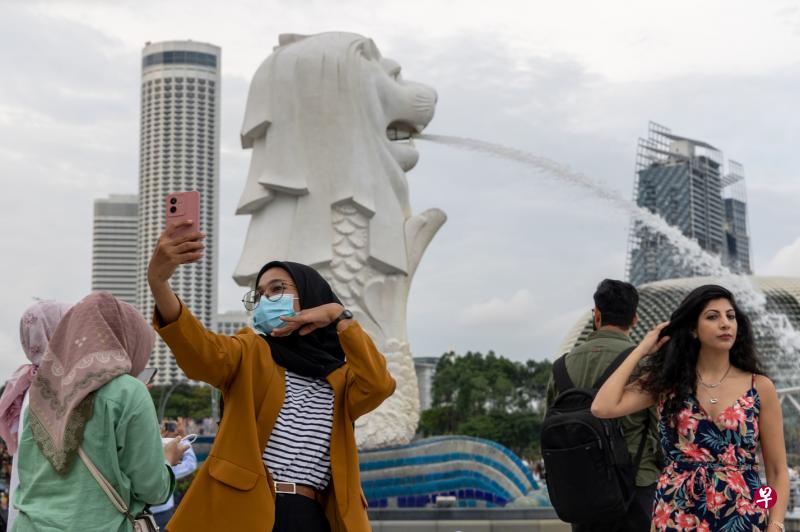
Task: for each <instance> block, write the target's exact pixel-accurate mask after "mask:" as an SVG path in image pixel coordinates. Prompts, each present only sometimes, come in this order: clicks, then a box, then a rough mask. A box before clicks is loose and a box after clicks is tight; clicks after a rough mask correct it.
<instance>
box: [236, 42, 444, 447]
mask: <svg viewBox="0 0 800 532" xmlns="http://www.w3.org/2000/svg"><path fill="white" fill-rule="evenodd" d="M435 105H436V92H435V91H434V90H433V89H432V88H430V87H427V86H425V85H422V84H420V83H414V82H410V81H406V80H404V79H403V78H402V77H401V75H400V65H398V64H397V63H396V62H395V61H392V60H390V59H387V58H384V57H382V56H381V54H380V52H379V51H378V48H377V47H376V46H375V43H373V42H372V40H370V39H367V38H365V37H362V36H361V35H355V34H352V33H322V34H318V35H310V36H302V35H281V36H280V39H279V45H278V46H277V47H276V48H275V49H274V51H273V53H272V54H271V55H270V56H269V57H268V58H267V59H266V60H265V61H264V62H263V63H262V64H261V66H260V67H259V68H258V70H257V71H256V73H255V76H253V81H252V83H251V84H250V92H249V94H248V97H247V108H246V110H245V117H244V126H243V127H242V146H243V147H244V148H250V149H252V156H251V160H250V170H249V174H248V177H247V184H246V185H245V189H244V192H243V193H242V197H241V200H240V201H239V206H238V209H237V211H236V213H237V214H241V215H250V217H251V219H250V226H249V228H248V230H247V239H246V241H245V245H244V250H243V251H242V256H241V258H240V260H239V264H238V265H237V267H236V272H235V273H234V279H235V280H236V282H237V283H239V284H240V285H242V286H247V285H250V284H252V282H253V280H254V278H255V275H256V273H258V270H259V269H260V268H261V266H262V265H263V264H264V263H265V262H267V261H268V260H272V259H285V260H291V261H297V262H302V263H305V264H309V265H311V266H313V267H315V268H316V269H318V270H319V271H320V272H321V273H322V274H323V275H324V276H325V278H326V279H328V281H330V283H331V285H332V286H333V289H334V291H335V292H336V293H337V294H338V295H339V297H340V298H341V299H342V302H343V303H344V304H345V306H347V308H349V309H350V310H352V311H353V313H354V314H355V317H356V318H357V319H358V321H359V322H360V323H361V324H362V326H363V327H364V328H365V329H366V331H367V332H368V333H369V334H370V335H371V336H372V338H373V339H374V340H375V342H376V344H377V346H378V348H379V349H380V350H381V351H382V352H383V353H384V354H385V355H386V359H387V362H388V366H389V370H390V371H391V373H392V375H393V376H394V377H395V379H396V380H397V390H396V392H395V394H394V395H393V396H392V397H391V398H389V399H388V400H387V401H385V402H384V404H383V405H382V406H381V407H380V408H379V409H377V410H376V411H374V412H372V413H371V414H369V415H367V416H364V417H363V418H362V419H359V420H358V421H357V422H356V429H357V430H356V434H357V439H358V444H359V447H361V448H362V449H369V448H378V447H384V446H387V445H401V444H405V443H408V442H409V441H410V440H411V438H412V437H413V436H414V433H415V432H416V428H417V423H418V421H419V394H418V390H417V378H416V374H415V372H414V362H413V359H412V356H411V350H410V348H409V345H408V335H407V331H406V304H407V300H408V294H409V289H410V286H411V280H412V277H413V276H414V272H415V270H416V269H417V266H418V265H419V261H420V259H421V258H422V254H423V252H424V251H425V248H426V247H427V246H428V243H429V242H430V241H431V239H432V238H433V236H434V235H435V234H436V232H437V231H438V230H439V228H440V227H441V226H442V224H443V223H444V222H445V220H446V216H445V214H444V212H442V211H441V210H439V209H430V210H427V211H425V212H423V213H421V214H418V215H416V216H414V215H412V212H411V205H410V203H409V197H408V183H407V181H406V175H405V172H407V171H408V170H411V169H412V168H413V167H414V165H415V164H416V163H417V159H418V157H419V154H418V153H417V151H416V150H415V148H414V143H413V140H412V139H411V136H412V135H413V134H414V133H417V132H420V131H421V130H422V129H423V128H424V127H425V126H426V125H427V124H428V123H429V122H430V121H431V119H432V118H433V112H434V107H435Z"/></svg>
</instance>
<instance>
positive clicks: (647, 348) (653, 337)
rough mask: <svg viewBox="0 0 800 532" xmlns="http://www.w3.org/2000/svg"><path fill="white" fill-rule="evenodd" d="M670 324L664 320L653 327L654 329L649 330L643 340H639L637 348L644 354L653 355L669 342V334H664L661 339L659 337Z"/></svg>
mask: <svg viewBox="0 0 800 532" xmlns="http://www.w3.org/2000/svg"><path fill="white" fill-rule="evenodd" d="M667 325H669V322H668V321H664V322H661V323H659V324H658V325H656V326H655V327H653V329H651V330H650V332H648V333H647V334H646V335H645V337H644V338H642V341H641V342H639V345H638V346H637V347H636V350H637V351H639V353H640V354H641V355H642V356H645V355H652V354H653V353H655V352H657V351H658V350H659V349H661V347H662V346H663V345H664V344H666V343H667V342H669V336H664V337H663V338H661V339H660V340H659V339H658V335H659V334H661V331H662V330H663V329H664V327H666V326H667Z"/></svg>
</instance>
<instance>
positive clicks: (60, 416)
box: [28, 292, 155, 474]
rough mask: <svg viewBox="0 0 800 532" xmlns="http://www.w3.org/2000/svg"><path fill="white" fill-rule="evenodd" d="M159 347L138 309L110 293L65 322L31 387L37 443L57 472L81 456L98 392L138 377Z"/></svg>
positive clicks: (90, 300) (93, 298)
mask: <svg viewBox="0 0 800 532" xmlns="http://www.w3.org/2000/svg"><path fill="white" fill-rule="evenodd" d="M154 342H155V334H154V333H153V329H152V328H150V326H149V325H148V324H147V322H145V321H144V319H143V318H142V316H141V315H140V314H139V313H138V312H137V311H136V309H134V308H133V307H132V306H131V305H129V304H128V303H124V302H122V301H119V300H118V299H116V298H114V296H112V295H111V294H109V293H107V292H96V293H94V294H91V295H90V296H87V297H85V298H84V299H83V300H81V301H80V302H78V303H77V304H76V305H75V306H74V307H72V309H71V310H70V311H69V312H68V313H67V315H66V316H64V319H62V320H61V323H60V324H59V326H58V328H57V329H56V331H55V333H54V334H53V337H52V338H51V339H50V345H49V347H48V349H47V351H46V353H45V355H44V359H43V360H42V364H41V366H40V368H39V371H38V373H37V374H36V378H35V379H34V381H33V384H32V385H31V392H30V410H29V414H28V420H29V423H30V427H31V432H32V434H33V438H34V440H36V443H37V445H38V446H39V449H41V451H42V454H44V456H45V458H47V460H48V461H49V462H50V464H51V465H52V466H53V467H54V468H55V470H56V471H57V472H58V473H61V474H63V473H66V472H67V471H68V470H69V468H70V466H71V465H72V463H73V462H74V460H75V457H76V456H77V453H78V447H80V445H81V443H82V441H83V431H84V429H85V427H86V423H87V422H88V421H89V420H90V419H91V417H92V397H93V392H94V391H95V390H97V389H99V388H101V387H103V386H104V385H105V384H106V383H107V382H109V381H111V380H112V379H114V378H116V377H118V376H119V375H125V374H131V375H138V374H139V373H140V372H141V371H142V370H143V369H144V367H145V366H146V365H147V361H148V360H149V359H150V352H151V351H152V349H153V343H154Z"/></svg>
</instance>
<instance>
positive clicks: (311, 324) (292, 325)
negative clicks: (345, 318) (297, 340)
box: [270, 303, 344, 337]
mask: <svg viewBox="0 0 800 532" xmlns="http://www.w3.org/2000/svg"><path fill="white" fill-rule="evenodd" d="M342 311H344V307H343V306H341V305H340V304H338V303H328V304H326V305H320V306H318V307H314V308H309V309H304V310H301V311H300V312H298V313H297V314H295V315H294V316H291V317H290V316H281V319H282V320H283V321H285V322H286V323H285V325H284V326H283V327H279V328H277V329H272V333H270V336H277V337H280V336H288V335H290V334H292V333H293V332H294V331H299V332H298V334H300V336H305V335H307V334H308V333H310V332H312V331H315V330H316V329H320V328H322V327H325V326H327V325H329V324H330V323H331V322H332V321H333V320H335V319H336V318H338V317H339V315H340V314H341V313H342Z"/></svg>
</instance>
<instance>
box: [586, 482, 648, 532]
mask: <svg viewBox="0 0 800 532" xmlns="http://www.w3.org/2000/svg"><path fill="white" fill-rule="evenodd" d="M655 496H656V485H655V484H650V485H649V486H636V495H634V497H633V502H632V503H631V507H630V508H629V509H628V513H627V514H625V517H624V518H622V519H620V520H619V521H617V522H616V523H597V524H594V523H593V524H580V525H572V531H573V532H649V531H650V524H651V522H652V521H653V500H654V499H655Z"/></svg>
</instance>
